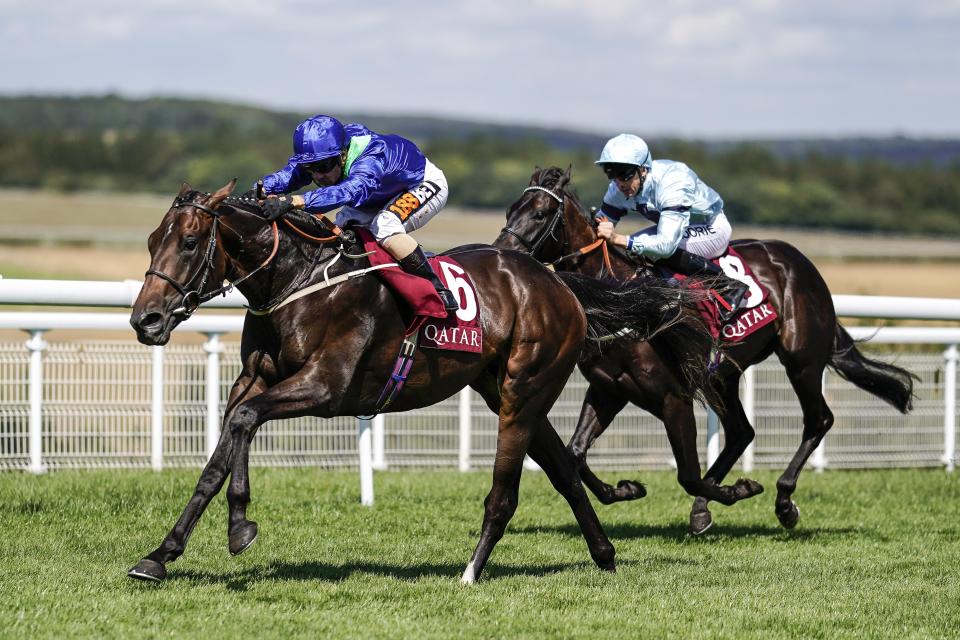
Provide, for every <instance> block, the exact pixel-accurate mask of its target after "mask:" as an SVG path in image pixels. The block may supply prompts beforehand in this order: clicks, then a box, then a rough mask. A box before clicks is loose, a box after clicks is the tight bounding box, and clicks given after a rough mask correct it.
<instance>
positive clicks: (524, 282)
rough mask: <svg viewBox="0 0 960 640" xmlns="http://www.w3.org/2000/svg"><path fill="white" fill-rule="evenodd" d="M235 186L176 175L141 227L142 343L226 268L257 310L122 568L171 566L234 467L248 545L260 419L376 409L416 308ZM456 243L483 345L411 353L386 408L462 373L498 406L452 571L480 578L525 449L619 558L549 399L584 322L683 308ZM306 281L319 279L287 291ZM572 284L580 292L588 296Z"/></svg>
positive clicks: (339, 248)
mask: <svg viewBox="0 0 960 640" xmlns="http://www.w3.org/2000/svg"><path fill="white" fill-rule="evenodd" d="M234 184H235V181H233V182H231V183H229V184H228V185H226V186H224V187H223V188H221V189H220V190H219V191H217V192H216V193H214V194H212V195H211V194H205V193H200V192H197V191H195V190H193V189H192V188H190V187H189V186H188V185H184V186H183V188H182V189H181V190H180V193H179V194H178V195H177V197H176V199H175V200H174V202H173V205H172V206H171V207H170V209H169V210H168V211H167V212H166V214H165V215H164V217H163V219H162V221H161V222H160V225H159V226H158V227H157V229H156V230H155V231H154V232H153V233H152V234H151V235H150V239H149V243H148V247H149V250H150V255H151V262H150V269H149V270H148V271H147V277H146V279H145V282H144V285H143V288H142V290H141V291H140V295H139V296H138V298H137V300H136V303H135V304H134V308H133V312H132V314H131V319H130V322H131V324H132V325H133V327H134V329H135V330H136V332H137V337H138V339H139V340H140V342H142V343H144V344H148V345H158V344H165V343H166V342H167V341H168V340H169V337H170V332H171V331H172V330H173V329H174V327H175V326H176V325H177V324H178V323H179V322H181V321H182V320H183V319H184V318H186V317H188V316H189V315H190V314H191V313H192V312H193V311H194V310H195V309H196V307H197V306H198V305H199V304H200V303H201V302H202V301H204V300H206V299H209V298H211V297H213V296H215V295H217V294H219V293H220V292H222V291H223V290H225V288H227V287H229V286H232V285H227V286H221V283H223V281H224V280H231V281H232V283H233V284H234V285H236V286H237V287H238V288H239V289H240V291H241V292H242V293H243V294H244V295H245V296H246V298H247V300H248V302H249V303H250V305H251V309H252V311H251V312H250V313H248V314H247V316H246V319H245V322H244V329H243V335H242V346H241V358H242V370H241V373H240V376H239V377H238V378H237V380H236V382H235V383H234V385H233V388H232V390H231V392H230V396H229V400H228V403H227V407H226V411H225V416H224V421H223V429H222V432H221V437H220V440H219V443H218V444H217V447H216V450H215V451H214V453H213V455H212V456H211V458H210V460H209V462H208V463H207V465H206V467H205V468H204V470H203V472H202V474H201V476H200V480H199V482H198V483H197V487H196V490H195V492H194V494H193V497H191V498H190V500H189V502H188V503H187V505H186V508H185V510H184V512H183V514H182V515H181V516H180V518H179V520H177V522H176V524H175V525H174V526H173V528H172V529H171V531H170V532H169V533H168V535H167V536H166V538H165V539H164V540H163V543H162V544H161V545H160V546H159V547H158V548H157V549H156V550H154V551H152V552H151V553H150V554H148V555H147V556H146V557H145V558H143V559H142V560H141V561H140V562H139V563H138V564H137V565H136V566H135V567H134V568H133V569H131V570H130V572H129V575H130V576H132V577H134V578H140V579H146V580H162V579H163V578H164V577H165V576H166V563H168V562H172V561H173V560H176V559H177V558H178V557H179V556H180V555H181V554H182V553H183V551H184V547H185V545H186V543H187V539H188V538H189V536H190V532H191V531H192V530H193V527H194V526H195V525H196V523H197V521H198V520H199V518H200V516H201V514H202V513H203V510H204V509H205V508H206V506H207V504H208V503H209V502H210V500H211V499H212V498H213V496H214V495H215V494H216V493H217V492H218V491H219V490H220V489H221V487H222V486H223V484H224V482H225V481H226V480H227V477H228V476H229V477H230V484H229V487H228V489H227V501H228V504H229V512H230V518H229V529H228V536H229V548H230V552H231V553H233V554H238V553H241V552H242V551H244V550H245V549H246V548H247V547H248V546H249V545H250V544H251V543H252V542H253V540H254V538H255V537H256V535H257V525H256V523H255V522H252V521H251V520H249V519H247V513H246V512H247V505H248V503H249V501H250V485H249V476H248V457H249V447H250V442H251V440H252V439H253V437H254V434H255V433H256V431H257V429H258V428H259V427H260V425H262V424H263V423H265V422H267V421H269V420H276V419H280V418H292V417H297V416H306V415H310V416H320V417H332V416H345V415H347V416H348V415H368V414H372V413H376V412H378V411H380V410H382V409H383V404H382V402H381V398H382V392H383V390H384V389H385V388H387V387H386V385H387V383H388V381H389V380H391V372H392V371H393V370H394V365H395V363H396V362H397V361H398V353H400V350H401V345H403V344H404V335H405V330H406V328H407V327H408V326H409V322H410V320H411V315H410V312H409V311H408V310H407V309H406V308H405V306H404V305H403V304H401V303H398V301H397V300H396V299H395V297H394V295H393V294H392V293H391V292H390V291H389V290H388V289H387V287H386V286H384V285H383V284H382V283H381V281H380V280H379V279H378V278H377V277H374V276H372V275H368V274H369V272H370V269H371V267H370V263H369V261H368V259H367V258H366V257H365V255H364V254H363V252H362V249H361V248H359V247H358V246H356V245H355V239H353V238H351V236H352V233H350V232H348V231H347V232H345V231H341V230H340V229H338V228H336V227H335V226H334V225H332V223H330V222H329V221H328V220H326V218H323V217H322V216H321V217H318V218H314V217H312V216H307V215H305V214H304V215H299V216H298V215H293V214H290V215H288V216H287V217H286V218H284V219H282V222H283V224H284V226H282V227H281V229H283V230H284V233H280V232H279V231H278V225H277V223H276V222H274V223H272V224H268V223H266V222H265V220H264V219H263V216H262V213H261V211H260V207H259V205H258V203H257V201H256V200H252V199H250V198H236V197H232V196H230V194H231V192H232V190H233V187H234ZM291 218H292V220H291ZM320 223H323V224H322V225H321V224H320ZM452 254H455V259H456V260H457V261H458V262H459V264H460V265H461V266H462V267H463V268H464V269H465V270H466V272H467V273H468V274H469V276H470V278H471V279H472V281H473V283H474V284H475V288H476V295H477V302H478V305H479V314H480V326H481V328H482V332H483V334H482V335H483V344H482V353H479V354H476V353H463V352H458V351H439V350H433V349H423V350H418V351H416V355H415V357H414V358H413V360H412V368H411V369H410V370H409V375H408V377H407V380H406V386H405V387H404V388H403V390H402V392H400V393H399V395H398V396H397V397H396V398H395V399H394V400H393V402H392V404H390V405H389V411H405V410H409V409H414V408H417V407H423V406H426V405H430V404H434V403H436V402H438V401H440V400H443V399H444V398H447V397H449V396H450V395H452V394H454V393H456V392H457V391H459V390H460V389H461V388H463V387H464V386H466V385H470V386H471V387H473V388H474V389H476V390H477V392H478V393H480V395H482V396H483V398H484V400H485V401H486V402H487V405H488V406H489V407H490V409H491V410H493V411H494V412H495V413H498V414H499V418H500V421H499V435H498V440H497V454H496V460H495V462H494V468H493V486H492V488H491V490H490V493H489V495H488V496H487V498H486V501H485V503H484V504H485V509H484V517H483V525H482V529H481V535H480V541H479V543H478V544H477V547H476V550H475V551H474V553H473V556H472V558H471V560H470V562H469V564H468V565H467V567H466V570H465V571H464V573H463V576H462V580H463V581H464V582H473V581H475V580H476V579H477V578H478V577H479V576H480V574H481V572H482V570H483V567H484V564H485V563H486V562H487V559H488V557H489V555H490V553H491V551H492V549H493V547H494V545H495V544H496V542H497V541H498V540H499V539H500V538H501V537H502V535H503V533H504V529H505V527H506V525H507V522H508V521H509V519H510V518H511V516H512V515H513V513H514V510H515V509H516V506H517V490H518V486H519V481H520V472H521V469H522V462H523V459H524V455H525V454H527V453H529V455H530V456H531V457H532V458H533V459H534V460H535V461H536V462H537V463H538V464H539V465H540V466H541V467H542V468H543V469H544V471H546V473H547V475H548V477H549V478H550V481H551V482H552V483H553V485H554V487H555V488H556V489H557V491H559V492H560V493H561V494H562V495H563V497H564V498H565V499H566V500H567V501H568V502H569V504H570V507H571V508H572V510H573V513H574V515H575V517H576V519H577V521H578V523H579V524H580V528H581V530H582V532H583V535H584V537H585V538H586V541H587V546H588V548H589V550H590V554H591V556H592V557H593V559H594V561H595V562H596V563H597V565H598V566H600V567H601V568H603V569H608V570H613V569H614V548H613V545H611V543H610V541H609V540H608V539H607V536H606V535H605V533H604V531H603V529H602V527H601V525H600V522H599V521H598V519H597V516H596V513H595V512H594V510H593V507H592V506H591V505H590V501H589V499H588V498H587V496H586V494H585V492H584V490H583V487H582V485H581V484H580V480H579V478H578V477H577V473H576V470H575V469H574V467H573V466H572V464H571V462H570V459H569V454H568V453H567V451H566V449H565V448H564V446H563V443H562V441H561V440H560V438H559V436H558V435H557V433H556V431H554V429H553V427H552V426H551V425H550V423H549V422H548V420H547V411H548V410H549V409H550V407H551V405H552V404H553V402H554V401H555V400H556V398H557V396H558V395H559V393H560V391H561V390H562V388H563V386H564V384H565V383H566V380H567V378H568V377H569V375H570V373H571V372H572V370H573V367H574V365H575V363H576V361H577V358H578V354H580V352H581V347H582V346H583V343H584V339H585V336H586V334H587V331H588V329H589V330H590V331H594V332H599V333H603V332H606V331H608V330H609V328H610V327H615V326H616V325H618V324H620V323H626V324H629V325H631V326H638V327H641V326H642V330H649V331H652V330H656V329H657V328H658V326H657V325H656V324H651V323H650V322H648V320H647V318H649V317H651V313H653V312H657V313H659V314H660V315H661V316H664V317H669V313H668V312H667V308H668V307H675V306H676V305H677V302H676V298H675V297H671V296H669V295H668V294H667V293H665V292H661V291H660V290H658V289H657V288H655V287H650V288H649V290H647V289H648V288H646V287H633V288H632V290H627V289H624V290H623V291H620V290H617V289H609V290H607V291H606V292H603V293H601V294H600V295H599V297H598V296H597V294H596V292H595V291H594V290H593V287H592V286H590V285H588V284H585V283H584V282H582V281H580V280H578V279H577V278H564V279H561V278H560V277H558V276H557V275H556V274H554V273H552V272H550V270H548V269H545V268H544V267H543V266H542V265H540V264H539V263H537V262H536V261H535V260H533V259H532V258H530V257H529V256H527V255H524V254H521V253H518V252H514V251H506V250H501V249H495V248H493V247H490V246H486V245H473V246H468V247H462V248H459V249H456V250H453V251H452ZM309 286H313V287H316V288H317V289H318V290H315V291H313V292H312V293H310V294H309V295H301V296H300V297H298V296H297V295H296V294H297V292H300V293H301V294H302V293H303V292H304V291H305V290H306V288H307V287H309ZM576 291H582V292H584V293H586V294H587V297H588V299H589V300H590V302H589V303H587V304H586V305H585V306H582V305H581V303H580V302H579V301H578V299H577V296H576V295H575V292H576ZM463 295H467V294H463ZM638 296H639V297H641V298H643V299H645V300H647V301H648V305H647V306H645V307H637V306H633V307H625V306H624V304H623V299H624V298H625V299H629V300H632V299H635V298H637V297H638ZM461 304H462V305H463V304H465V302H463V301H462V302H461ZM624 309H626V311H624ZM648 325H649V326H648Z"/></svg>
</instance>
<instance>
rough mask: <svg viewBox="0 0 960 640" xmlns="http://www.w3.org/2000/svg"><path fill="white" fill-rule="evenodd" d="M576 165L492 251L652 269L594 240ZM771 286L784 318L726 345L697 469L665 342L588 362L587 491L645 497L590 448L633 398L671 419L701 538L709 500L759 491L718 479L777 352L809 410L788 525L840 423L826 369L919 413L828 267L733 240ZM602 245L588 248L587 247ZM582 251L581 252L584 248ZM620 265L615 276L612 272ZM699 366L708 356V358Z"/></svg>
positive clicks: (577, 450)
mask: <svg viewBox="0 0 960 640" xmlns="http://www.w3.org/2000/svg"><path fill="white" fill-rule="evenodd" d="M569 182H570V169H567V170H566V171H563V170H561V169H559V168H556V167H552V168H550V169H546V170H540V169H537V170H536V171H535V172H534V174H533V176H532V177H531V180H530V184H529V186H528V188H527V189H525V190H524V192H523V194H522V195H521V196H520V198H519V199H518V200H517V201H516V202H514V203H513V204H512V205H511V206H510V207H509V208H508V210H507V226H506V227H504V229H503V231H502V232H501V233H500V236H499V237H498V238H497V241H496V243H495V245H496V246H499V247H505V248H512V249H518V250H523V251H527V252H528V253H530V254H531V255H533V257H535V258H536V259H538V260H540V261H543V262H549V263H554V264H555V267H556V269H557V270H558V271H573V272H578V273H581V274H586V275H590V276H593V277H610V276H613V277H614V278H616V279H618V280H629V279H633V278H637V277H638V276H641V277H659V276H653V275H652V273H651V270H650V265H649V263H647V264H643V263H640V262H638V261H635V260H633V259H632V258H630V257H629V256H627V255H626V254H625V253H624V252H622V251H620V250H619V249H615V248H613V247H610V248H609V256H610V257H609V266H607V262H606V261H605V260H604V258H603V253H604V251H601V250H600V249H602V246H601V244H599V243H597V242H596V240H597V236H596V233H595V228H594V226H593V220H592V217H591V215H590V214H589V213H588V212H587V211H586V210H585V208H584V207H583V205H582V204H581V203H580V202H579V200H578V199H577V197H576V195H575V194H573V193H572V192H570V191H569V190H568V189H567V186H568V184H569ZM732 245H733V246H734V247H735V248H736V250H737V251H738V252H739V253H740V254H741V255H742V256H743V258H744V259H745V260H746V261H747V263H748V264H749V265H750V267H751V268H752V270H753V273H754V276H755V277H756V278H758V279H759V281H760V283H762V284H763V285H764V286H765V287H766V288H767V289H768V290H769V291H770V301H771V303H772V304H773V306H774V308H775V309H776V311H777V313H778V315H779V317H778V318H777V320H776V321H775V322H774V323H771V324H769V325H767V326H766V327H762V328H760V329H758V330H757V331H756V332H755V333H754V334H752V335H750V336H748V337H747V338H746V339H745V340H743V341H742V342H740V343H737V344H735V345H733V346H731V347H729V348H728V349H726V350H725V351H724V356H723V359H722V360H721V362H720V365H719V367H718V368H717V370H716V372H715V373H714V374H713V384H714V388H715V391H716V394H712V395H708V396H707V400H708V403H709V404H710V405H711V407H712V408H713V409H714V410H715V411H716V412H717V414H718V415H719V416H720V418H721V423H722V425H723V430H724V435H725V441H724V447H723V450H722V451H721V452H720V455H719V457H718V458H717V460H716V462H714V464H713V465H712V466H711V467H710V468H709V469H708V470H707V472H706V474H705V475H704V476H703V477H701V475H700V462H699V457H698V454H697V446H696V420H695V419H694V413H693V404H692V402H691V399H690V398H691V394H690V393H689V389H687V388H686V387H687V386H688V385H689V382H688V379H685V378H684V376H682V375H678V374H677V370H676V366H675V365H674V363H673V362H672V359H671V358H670V357H669V355H668V352H665V350H664V349H663V348H662V347H661V344H660V340H661V338H659V337H654V338H653V339H652V340H650V341H648V342H631V343H626V344H624V345H623V346H621V347H620V348H619V349H607V350H606V351H605V352H604V354H603V355H601V356H595V357H593V358H592V359H591V360H585V361H582V362H581V363H580V369H581V371H582V372H583V374H584V375H585V377H586V378H587V380H588V381H589V383H590V384H589V388H588V390H587V394H586V398H585V399H584V403H583V408H582V411H581V414H580V419H579V421H578V424H577V428H576V431H575V433H574V435H573V437H572V439H571V440H570V443H569V445H568V449H569V450H570V452H571V453H572V454H573V456H574V458H575V460H576V461H577V463H578V464H580V465H582V466H581V476H582V478H583V480H584V482H585V483H586V484H587V486H588V487H589V488H590V489H591V491H593V492H594V493H595V494H596V495H597V496H598V497H599V498H600V499H601V501H603V502H605V503H610V502H616V501H619V500H630V499H635V498H638V497H642V496H643V495H644V494H645V492H644V491H643V488H642V485H639V484H638V483H635V482H629V481H621V482H620V483H619V484H618V486H617V487H612V486H610V485H607V484H605V483H603V482H602V481H600V480H599V479H598V478H597V477H596V476H595V475H593V473H592V472H591V471H590V470H589V468H588V467H586V465H585V460H586V453H587V450H588V449H589V447H590V445H591V444H592V443H593V442H594V440H595V439H596V438H597V437H598V436H599V435H600V434H601V433H603V431H604V430H605V429H606V428H607V426H609V425H610V423H611V422H612V421H613V419H614V417H616V415H617V414H618V413H619V412H620V411H621V410H622V409H623V407H624V406H626V404H627V402H632V403H634V404H635V405H637V406H638V407H640V408H642V409H645V410H646V411H649V412H650V413H652V414H653V415H655V416H656V417H657V418H659V419H660V420H662V421H663V423H664V426H665V428H666V431H667V436H668V438H669V440H670V446H671V449H672V450H673V454H674V456H675V458H676V461H677V477H678V480H679V482H680V484H681V485H682V486H683V488H684V489H685V490H686V491H687V492H688V493H689V494H690V495H692V496H695V497H696V499H695V500H694V503H693V508H692V510H691V513H690V530H691V532H693V533H695V534H696V533H702V532H704V531H706V530H707V529H708V528H709V527H710V526H711V524H712V522H713V520H712V515H711V514H710V511H709V509H708V508H707V505H708V501H709V500H715V501H718V502H720V503H722V504H732V503H733V502H736V501H738V500H742V499H744V498H748V497H750V496H753V495H756V494H757V493H760V492H762V491H763V487H761V486H760V485H759V484H758V483H756V482H754V481H753V480H748V479H740V480H738V481H737V482H736V483H735V484H734V485H733V486H731V487H723V486H720V483H721V482H722V481H723V479H724V478H725V477H726V475H727V473H728V472H729V471H730V469H731V468H732V467H733V465H734V463H735V462H736V461H737V459H738V458H739V457H740V455H741V454H742V453H743V451H744V450H745V449H746V447H747V445H748V444H749V443H750V442H751V441H752V440H753V437H754V430H753V426H752V425H751V424H750V423H749V421H748V420H747V417H746V415H745V414H744V410H743V406H742V405H741V403H740V398H739V394H738V387H739V380H740V376H741V374H742V372H743V370H744V369H745V368H746V367H748V366H750V365H751V364H754V363H757V362H760V361H762V360H764V359H765V358H767V357H768V356H769V355H770V354H772V353H776V355H777V357H778V358H779V359H780V362H781V363H782V364H783V366H784V368H785V369H786V372H787V376H788V378H789V379H790V383H791V385H792V386H793V389H794V392H795V393H796V394H797V398H798V399H799V400H800V404H801V407H802V410H803V435H802V439H801V442H800V447H799V448H798V450H797V452H796V453H795V454H794V456H793V458H792V460H791V461H790V463H789V465H788V466H787V468H786V470H785V471H784V473H783V474H782V475H781V476H780V478H779V479H778V480H777V498H776V505H775V512H776V516H777V518H778V520H779V521H780V523H781V524H782V525H783V526H784V527H786V528H788V529H790V528H793V527H794V526H796V524H797V521H798V519H799V516H800V512H799V510H798V508H797V506H796V504H795V503H794V502H793V499H792V496H793V493H794V491H795V490H796V487H797V478H798V476H799V474H800V470H801V469H802V468H803V465H804V464H805V463H806V461H807V458H808V457H809V456H810V454H811V453H812V452H813V450H814V449H816V447H817V445H818V444H819V443H820V441H821V439H822V438H823V437H824V435H826V433H827V431H828V430H829V429H830V427H831V426H832V425H833V414H832V413H831V412H830V408H829V407H828V406H827V403H826V400H825V399H824V397H823V394H822V392H821V379H822V375H823V371H824V369H825V368H826V367H827V366H829V367H831V368H832V369H833V370H835V371H836V372H837V373H839V374H840V375H841V376H842V377H843V378H845V379H846V380H849V381H850V382H852V383H853V384H855V385H856V386H858V387H860V388H861V389H864V390H866V391H868V392H870V393H872V394H873V395H875V396H877V397H878V398H880V399H882V400H884V401H886V402H888V403H890V404H891V405H893V406H894V407H896V408H897V409H898V410H900V411H901V412H903V413H906V412H907V411H909V410H910V409H911V405H912V398H913V378H914V376H913V375H912V374H911V373H909V372H908V371H905V370H904V369H901V368H899V367H895V366H893V365H890V364H886V363H883V362H879V361H876V360H871V359H870V358H867V357H865V356H864V355H863V354H862V353H861V352H860V351H859V350H858V349H857V346H856V343H855V342H854V340H853V339H852V338H851V337H850V334H849V333H847V331H846V330H845V329H844V328H843V327H842V326H841V325H840V323H839V322H838V321H837V317H836V313H835V312H834V308H833V299H832V298H831V296H830V291H829V290H828V289H827V285H826V283H825V282H824V281H823V278H822V277H821V276H820V273H819V272H818V271H817V269H816V267H814V265H813V263H811V262H810V261H809V260H808V259H807V258H806V257H805V256H804V255H803V254H802V253H800V251H798V250H797V249H795V248H794V247H792V246H791V245H789V244H787V243H785V242H780V241H776V240H737V241H734V242H733V243H732ZM592 246H593V247H597V250H588V249H589V248H590V247H592ZM581 249H583V250H584V252H581V251H580V250H581ZM610 269H612V271H613V273H612V274H611V273H610ZM701 367H702V368H703V370H706V369H707V362H706V361H704V362H702V363H701Z"/></svg>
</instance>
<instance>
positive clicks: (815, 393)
mask: <svg viewBox="0 0 960 640" xmlns="http://www.w3.org/2000/svg"><path fill="white" fill-rule="evenodd" d="M784 364H786V365H787V376H788V377H789V378H790V383H791V384H792V385H793V390H794V391H795V392H796V394H797V397H798V398H799V399H800V406H801V407H802V408H803V440H802V442H801V443H800V448H799V449H797V452H796V453H795V454H794V455H793V459H791V460H790V464H789V465H787V468H786V470H784V472H783V475H781V476H780V478H779V479H778V480H777V502H776V507H775V511H776V514H777V519H778V520H780V524H782V525H783V526H784V527H786V528H787V529H792V528H794V527H795V526H796V525H797V521H798V520H799V519H800V510H799V509H797V505H796V504H794V502H793V500H792V496H793V492H794V491H795V490H796V488H797V478H798V477H799V475H800V471H801V470H802V469H803V465H804V464H805V463H806V462H807V458H809V457H810V454H811V453H813V451H814V449H816V448H817V446H818V445H819V444H820V441H821V440H822V439H823V437H824V436H825V435H827V431H829V430H830V427H832V426H833V413H832V412H831V411H830V408H829V407H828V406H827V402H826V400H824V398H823V392H822V390H821V385H822V380H823V369H824V367H823V366H803V367H800V366H791V363H790V362H789V360H787V361H785V362H784Z"/></svg>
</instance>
